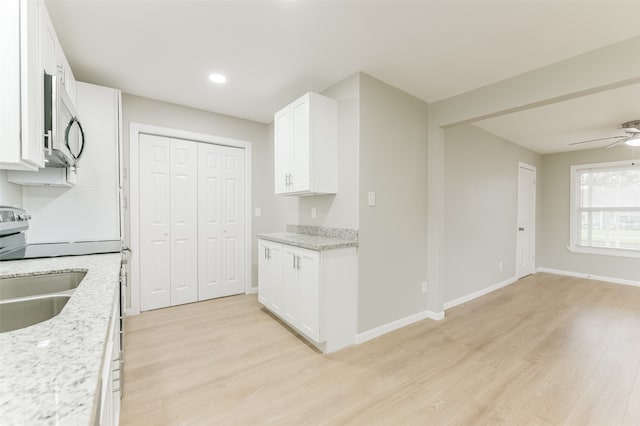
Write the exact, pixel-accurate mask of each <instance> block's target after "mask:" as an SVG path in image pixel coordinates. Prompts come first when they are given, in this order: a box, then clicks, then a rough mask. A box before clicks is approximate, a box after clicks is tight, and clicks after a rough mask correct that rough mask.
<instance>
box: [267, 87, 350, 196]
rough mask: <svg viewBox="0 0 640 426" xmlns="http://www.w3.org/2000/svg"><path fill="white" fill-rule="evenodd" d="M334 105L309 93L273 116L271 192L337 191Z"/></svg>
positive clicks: (336, 112)
mask: <svg viewBox="0 0 640 426" xmlns="http://www.w3.org/2000/svg"><path fill="white" fill-rule="evenodd" d="M337 123H338V107H337V102H336V100H335V99H332V98H328V97H326V96H322V95H319V94H317V93H313V92H309V93H307V94H305V95H303V96H302V97H300V98H298V99H297V100H295V101H294V102H292V103H291V104H289V105H287V106H286V107H284V108H283V109H281V110H280V111H278V112H277V113H275V115H274V132H275V134H274V154H275V161H274V163H275V166H274V170H275V193H276V194H282V195H314V194H335V193H336V192H337V190H338V124H337Z"/></svg>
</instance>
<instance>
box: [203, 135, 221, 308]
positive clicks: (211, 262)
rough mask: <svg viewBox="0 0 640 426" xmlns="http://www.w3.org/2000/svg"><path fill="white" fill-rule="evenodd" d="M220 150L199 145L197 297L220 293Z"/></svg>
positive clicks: (219, 295)
mask: <svg viewBox="0 0 640 426" xmlns="http://www.w3.org/2000/svg"><path fill="white" fill-rule="evenodd" d="M221 157H222V150H221V147H220V146H218V145H211V144H206V143H199V144H198V259H199V261H198V299H199V300H207V299H212V298H214V297H221V296H222V203H221V201H222V158H221Z"/></svg>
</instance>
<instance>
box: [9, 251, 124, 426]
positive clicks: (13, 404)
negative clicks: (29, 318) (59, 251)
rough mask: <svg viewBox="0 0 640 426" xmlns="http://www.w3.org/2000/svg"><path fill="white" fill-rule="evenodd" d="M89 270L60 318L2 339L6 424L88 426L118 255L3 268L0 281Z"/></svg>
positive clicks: (11, 264)
mask: <svg viewBox="0 0 640 426" xmlns="http://www.w3.org/2000/svg"><path fill="white" fill-rule="evenodd" d="M77 270H86V271H88V272H87V275H86V276H85V277H84V279H83V280H82V282H81V283H80V285H79V286H78V288H77V289H76V290H75V292H74V293H73V295H72V296H71V298H70V299H69V301H68V302H67V304H66V305H65V306H64V308H63V309H62V312H60V314H58V315H57V316H55V317H54V318H52V319H50V320H47V321H45V322H42V323H39V324H36V325H33V326H31V327H27V328H23V329H19V330H14V331H10V332H6V333H0V424H2V425H3V426H8V425H27V424H28V425H90V424H93V422H94V415H95V413H94V404H95V403H96V402H97V401H96V397H97V395H98V384H99V379H100V376H101V365H102V358H103V354H104V349H105V344H106V341H107V334H108V331H109V330H108V328H109V320H110V317H111V313H112V311H113V306H114V305H113V304H114V302H115V301H116V300H117V295H118V282H119V281H118V278H119V272H120V254H119V253H112V254H99V255H90V256H70V257H57V258H47V259H31V260H17V261H4V262H0V277H3V278H4V277H14V276H23V275H36V274H40V273H47V272H54V271H55V272H60V271H77Z"/></svg>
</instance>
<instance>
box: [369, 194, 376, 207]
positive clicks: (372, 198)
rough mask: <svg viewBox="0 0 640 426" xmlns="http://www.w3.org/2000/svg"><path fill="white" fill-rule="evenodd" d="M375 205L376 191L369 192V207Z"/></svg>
mask: <svg viewBox="0 0 640 426" xmlns="http://www.w3.org/2000/svg"><path fill="white" fill-rule="evenodd" d="M375 205H376V193H375V192H369V207H373V206H375Z"/></svg>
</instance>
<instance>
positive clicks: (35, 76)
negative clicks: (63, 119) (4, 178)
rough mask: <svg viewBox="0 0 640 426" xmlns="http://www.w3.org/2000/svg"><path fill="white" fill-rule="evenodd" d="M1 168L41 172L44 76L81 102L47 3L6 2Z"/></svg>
mask: <svg viewBox="0 0 640 426" xmlns="http://www.w3.org/2000/svg"><path fill="white" fill-rule="evenodd" d="M0 49H1V50H0V51H1V52H2V61H0V167H1V168H3V169H9V170H27V171H35V170H38V169H39V168H42V167H44V166H45V161H44V135H43V133H44V123H43V115H44V87H43V86H44V83H43V80H44V78H43V73H45V72H46V73H48V74H51V75H55V76H56V77H57V78H59V79H60V81H61V83H62V87H64V89H65V90H66V91H67V93H68V94H69V97H70V98H71V100H72V103H74V105H75V102H76V80H75V78H74V76H73V73H72V72H71V67H70V66H69V63H68V61H67V59H66V58H65V56H64V52H63V51H62V47H61V46H60V43H59V41H58V38H57V36H56V32H55V29H54V27H53V24H52V23H51V19H50V18H49V14H48V12H47V8H46V6H45V4H44V3H43V2H42V1H41V0H2V1H0Z"/></svg>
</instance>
